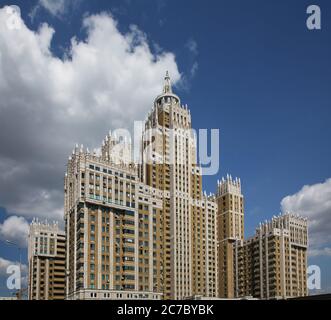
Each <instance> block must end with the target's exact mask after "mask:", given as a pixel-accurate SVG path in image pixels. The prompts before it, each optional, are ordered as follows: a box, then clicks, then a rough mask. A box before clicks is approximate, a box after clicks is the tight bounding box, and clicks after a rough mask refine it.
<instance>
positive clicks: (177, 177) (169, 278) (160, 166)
mask: <svg viewBox="0 0 331 320" xmlns="http://www.w3.org/2000/svg"><path fill="white" fill-rule="evenodd" d="M190 129H191V114H190V111H189V110H188V108H187V106H186V107H184V106H182V105H181V103H180V99H179V97H178V96H177V95H175V94H174V93H173V92H172V86H171V80H170V77H169V73H168V72H167V74H166V77H165V80H164V86H163V93H162V94H161V95H159V96H158V97H157V98H156V99H155V102H154V107H153V110H152V112H151V113H150V114H149V115H148V117H147V120H146V123H145V133H144V138H143V150H144V157H143V158H144V165H143V166H144V170H143V172H144V173H143V174H144V180H145V183H146V184H147V185H149V186H151V187H153V188H156V189H160V190H162V191H163V195H164V200H163V238H162V244H161V245H162V246H163V248H164V249H165V250H163V253H164V257H163V258H164V259H163V262H164V263H163V275H164V292H165V297H167V298H172V299H181V298H184V297H188V296H191V295H192V243H191V241H192V228H191V226H192V213H191V202H190V198H191V189H192V188H191V172H192V167H193V164H194V162H195V161H193V160H195V159H193V158H192V155H194V154H195V149H194V145H195V144H194V139H193V137H192V132H191V130H190Z"/></svg>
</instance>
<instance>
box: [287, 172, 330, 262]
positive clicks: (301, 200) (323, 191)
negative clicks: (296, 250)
mask: <svg viewBox="0 0 331 320" xmlns="http://www.w3.org/2000/svg"><path fill="white" fill-rule="evenodd" d="M281 207H282V210H283V212H285V211H292V212H296V213H298V214H300V215H302V216H304V217H307V218H308V221H309V242H310V245H311V255H315V256H316V255H317V254H323V255H329V254H328V253H330V251H329V250H330V249H329V248H322V246H325V245H326V244H328V243H330V242H331V232H330V230H331V179H328V180H326V181H325V182H324V183H318V184H315V185H311V186H304V187H303V188H302V189H301V190H300V191H299V192H298V193H296V194H294V195H291V196H288V197H286V198H284V199H283V200H282V202H281Z"/></svg>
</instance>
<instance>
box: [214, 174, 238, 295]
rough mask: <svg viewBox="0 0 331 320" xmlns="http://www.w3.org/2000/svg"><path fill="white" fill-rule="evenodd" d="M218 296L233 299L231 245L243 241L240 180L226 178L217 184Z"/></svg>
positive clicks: (233, 284)
mask: <svg viewBox="0 0 331 320" xmlns="http://www.w3.org/2000/svg"><path fill="white" fill-rule="evenodd" d="M217 205H218V211H217V221H218V259H219V260H218V261H219V278H218V281H219V283H218V285H219V296H220V297H222V298H234V297H235V291H234V289H235V283H234V263H235V262H234V260H233V257H234V255H233V244H234V243H236V242H237V241H240V240H244V197H243V195H242V193H241V181H240V179H238V178H236V179H232V177H231V176H229V175H228V176H227V178H226V179H224V178H223V179H222V181H221V182H219V184H218V190H217Z"/></svg>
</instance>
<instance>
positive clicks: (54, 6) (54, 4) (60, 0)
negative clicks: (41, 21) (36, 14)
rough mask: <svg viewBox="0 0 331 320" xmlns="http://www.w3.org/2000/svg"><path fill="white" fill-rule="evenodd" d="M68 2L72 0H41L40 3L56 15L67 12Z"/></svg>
mask: <svg viewBox="0 0 331 320" xmlns="http://www.w3.org/2000/svg"><path fill="white" fill-rule="evenodd" d="M68 2H70V0H69V1H68V0H39V5H40V6H42V7H43V8H45V9H46V10H48V11H49V12H50V13H51V14H52V15H54V16H56V15H58V14H63V13H64V12H65V10H66V3H68Z"/></svg>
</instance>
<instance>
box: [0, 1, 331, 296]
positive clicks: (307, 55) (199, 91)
mask: <svg viewBox="0 0 331 320" xmlns="http://www.w3.org/2000/svg"><path fill="white" fill-rule="evenodd" d="M74 2H75V3H74V4H72V5H69V6H67V7H66V8H65V10H64V11H61V12H59V13H57V14H56V15H54V14H52V13H51V12H49V11H48V10H46V9H45V8H43V7H38V9H37V10H35V14H34V17H33V19H32V18H31V12H32V11H33V9H34V8H36V6H37V5H38V1H27V0H25V1H16V3H15V4H17V5H18V6H19V7H20V8H21V13H22V18H23V20H24V22H25V24H26V26H27V28H29V29H31V30H34V31H35V30H37V29H38V27H39V26H40V24H41V23H43V22H47V23H48V24H49V25H50V26H52V27H53V28H54V29H55V31H56V32H55V34H54V36H53V39H52V45H51V52H52V54H53V55H54V56H58V57H60V58H62V57H63V55H64V53H65V52H67V51H66V49H67V48H68V47H69V46H70V41H71V39H72V38H73V37H76V38H77V39H78V40H84V39H85V37H86V30H85V29H84V28H82V20H83V17H85V16H87V15H91V14H98V13H100V12H101V11H108V12H111V14H112V15H113V17H114V19H115V20H117V22H118V30H119V32H121V33H122V34H125V33H127V32H129V30H130V29H129V26H130V25H131V24H134V25H136V26H137V27H138V28H139V30H141V31H143V32H144V33H145V34H146V37H147V42H148V44H149V46H150V48H151V51H152V52H153V53H157V52H159V51H160V50H161V51H166V52H172V53H173V54H174V56H175V61H176V64H177V67H178V70H179V72H180V73H181V75H182V80H181V81H180V82H179V83H178V84H177V86H176V88H175V90H176V93H178V95H180V96H181V99H182V102H183V103H187V104H188V105H189V107H190V109H191V112H192V116H193V126H194V127H195V128H197V129H198V128H209V129H211V128H219V129H220V130H221V150H220V154H221V169H220V173H219V175H218V176H213V177H206V178H204V186H205V189H206V190H207V191H208V192H215V185H216V181H217V179H219V178H220V177H221V176H222V175H226V174H227V173H231V174H232V175H233V176H238V177H240V178H241V179H242V183H243V192H244V195H245V202H246V206H245V227H246V235H247V236H249V235H252V234H253V233H254V230H255V227H256V226H257V224H258V223H259V222H260V221H263V220H265V219H268V218H270V217H272V215H274V214H278V213H279V212H280V211H281V201H282V199H283V198H285V197H287V196H289V195H294V194H296V193H297V192H299V191H300V190H301V189H302V188H303V186H305V185H310V186H313V185H316V184H318V183H324V182H325V181H326V179H328V178H330V177H331V167H330V156H331V148H330V138H331V126H330V114H331V111H330V107H331V105H330V104H331V90H330V89H331V60H330V56H331V43H330V38H331V19H330V18H331V4H330V2H329V1H314V4H318V5H320V7H321V10H322V30H319V31H309V30H308V29H307V28H306V19H307V14H306V8H307V6H308V5H310V4H312V2H311V1H303V0H302V1H299V0H298V1H290V2H289V1H285V0H279V1H271V0H264V1H262V0H259V1H258V0H251V1H243V0H242V1H239V0H233V1H208V2H201V1H172V0H169V1H165V0H164V1H163V0H162V1H161V0H158V1H154V0H153V1H152V0H150V1H147V0H141V1H130V0H127V1H122V0H118V1H102V0H98V1H87V0H80V1H74ZM6 4H8V3H7V2H6V1H0V7H2V6H4V5H6ZM0 48H1V47H0ZM160 81H162V77H161V78H160ZM151 103H152V101H151ZM151 106H152V104H151ZM0 112H1V109H0ZM105 134H106V131H105ZM102 138H103V136H100V141H101V140H102ZM83 139H85V138H84V137H83V136H82V137H81V140H83ZM69 153H70V150H68V152H67V154H69ZM67 154H66V155H65V156H64V157H63V165H64V164H65V162H66V158H65V157H66V156H67ZM61 179H62V177H60V178H59V179H58V180H56V181H55V180H54V184H55V186H54V188H58V189H59V190H62V184H61V183H62V182H61ZM327 194H329V193H327ZM0 207H2V208H3V209H0V223H1V222H3V221H4V220H5V219H6V218H7V217H8V215H10V214H13V215H17V212H14V211H12V210H9V209H8V208H7V206H6V204H5V203H0ZM330 208H331V207H330ZM6 209H7V211H6ZM328 212H329V213H331V211H328ZM29 218H30V217H29ZM29 218H28V219H29ZM327 245H328V243H323V244H320V246H319V248H322V247H323V246H327ZM0 252H1V253H0V257H2V258H5V259H8V260H15V259H16V260H17V259H18V257H17V251H15V250H14V249H13V248H10V249H9V248H8V247H6V246H4V245H3V244H1V243H0ZM309 262H310V263H313V264H318V265H320V266H321V268H322V281H323V287H322V289H324V290H325V291H331V271H330V262H331V258H330V255H316V256H314V257H312V258H310V261H309ZM2 278H3V277H2ZM2 278H0V280H1V279H2ZM2 287H3V281H1V282H0V293H3V292H4V291H2Z"/></svg>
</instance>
